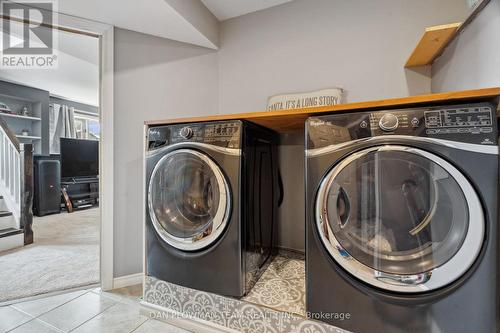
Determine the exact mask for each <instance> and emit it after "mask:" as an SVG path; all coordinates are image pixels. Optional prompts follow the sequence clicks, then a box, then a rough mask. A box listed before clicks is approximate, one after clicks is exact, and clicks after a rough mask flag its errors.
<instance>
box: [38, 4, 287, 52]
mask: <svg viewBox="0 0 500 333" xmlns="http://www.w3.org/2000/svg"><path fill="white" fill-rule="evenodd" d="M290 1H293V0H191V1H187V0H145V1H141V2H137V1H133V0H105V1H103V0H84V1H82V0H64V1H58V2H57V8H56V11H58V12H59V13H62V14H67V15H71V16H76V17H81V18H84V19H88V20H92V21H97V22H101V23H106V24H109V25H113V26H116V27H118V28H122V29H127V30H132V31H137V32H141V33H144V34H148V35H153V36H157V37H163V38H168V39H172V40H177V41H181V42H185V43H189V44H194V45H199V46H204V47H208V48H212V49H217V48H218V44H219V40H218V39H219V21H223V20H227V19H229V18H233V17H237V16H241V15H245V14H248V13H252V12H255V11H259V10H263V9H266V8H270V7H274V6H278V5H281V4H284V3H287V2H290ZM29 6H35V7H36V6H37V4H36V3H30V5H29Z"/></svg>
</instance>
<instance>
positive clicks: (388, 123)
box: [378, 113, 399, 132]
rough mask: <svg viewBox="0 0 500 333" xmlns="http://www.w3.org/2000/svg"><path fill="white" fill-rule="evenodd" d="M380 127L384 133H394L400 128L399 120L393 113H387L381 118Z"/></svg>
mask: <svg viewBox="0 0 500 333" xmlns="http://www.w3.org/2000/svg"><path fill="white" fill-rule="evenodd" d="M378 125H379V127H380V129H381V130H382V131H386V132H389V131H394V130H395V129H396V128H398V126H399V119H398V117H396V116H395V115H393V114H392V113H386V114H384V115H383V116H382V118H380V121H379V122H378Z"/></svg>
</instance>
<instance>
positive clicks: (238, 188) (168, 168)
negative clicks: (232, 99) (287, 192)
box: [145, 120, 280, 297]
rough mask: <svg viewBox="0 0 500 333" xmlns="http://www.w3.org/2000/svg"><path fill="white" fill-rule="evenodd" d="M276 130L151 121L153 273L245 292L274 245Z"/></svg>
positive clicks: (149, 245) (149, 239)
mask: <svg viewBox="0 0 500 333" xmlns="http://www.w3.org/2000/svg"><path fill="white" fill-rule="evenodd" d="M277 140H278V137H277V134H276V133H275V132H273V131H271V130H268V129H265V128H262V127H260V126H257V125H254V124H252V123H248V122H244V121H238V120H235V121H218V122H202V123H185V124H171V125H164V126H153V127H150V128H148V133H147V143H148V146H147V152H146V198H145V205H146V235H145V236H146V240H145V241H146V274H147V275H149V276H152V277H155V278H157V279H160V280H163V281H167V282H170V283H174V284H177V285H181V286H185V287H189V288H193V289H197V290H202V291H207V292H213V293H217V294H222V295H227V296H236V297H239V296H243V295H244V294H245V293H246V292H248V290H249V289H250V288H251V286H252V285H253V284H254V283H255V281H256V279H257V278H258V275H259V274H260V272H261V271H262V270H261V269H260V268H262V266H263V265H264V263H265V262H266V261H267V260H268V259H269V258H270V257H271V255H272V254H273V253H274V249H275V241H276V239H277V235H276V225H275V223H274V222H275V219H276V216H277V215H276V214H277V201H278V199H279V194H280V192H279V183H278V178H277V177H278V159H277V155H276V149H277Z"/></svg>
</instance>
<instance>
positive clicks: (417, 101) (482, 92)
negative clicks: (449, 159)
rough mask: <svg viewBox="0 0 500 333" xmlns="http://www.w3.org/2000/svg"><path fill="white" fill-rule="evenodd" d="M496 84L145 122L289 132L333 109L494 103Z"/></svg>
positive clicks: (353, 110)
mask: <svg viewBox="0 0 500 333" xmlns="http://www.w3.org/2000/svg"><path fill="white" fill-rule="evenodd" d="M499 97H500V87H498V88H486V89H478V90H465V91H458V92H448V93H439V94H430V95H420V96H412V97H405V98H394V99H384V100H378V101H370V102H359V103H350V104H339V105H334V106H325V107H315V108H307V109H298V110H282V111H263V112H249V113H234V114H224V115H213V116H205V117H191V118H176V119H164V120H155V121H146V122H145V124H146V125H147V126H159V125H165V124H180V123H194V122H202V121H217V120H237V119H240V120H247V121H251V122H253V123H256V124H259V125H262V126H265V127H267V128H271V129H273V130H275V131H277V132H279V133H289V132H293V131H297V130H301V129H303V128H304V123H305V121H306V119H307V118H308V117H310V116H319V115H323V114H328V113H335V112H344V113H345V112H355V111H366V110H382V109H396V108H407V107H419V106H431V105H444V104H454V103H466V102H492V103H494V104H495V105H498V102H499Z"/></svg>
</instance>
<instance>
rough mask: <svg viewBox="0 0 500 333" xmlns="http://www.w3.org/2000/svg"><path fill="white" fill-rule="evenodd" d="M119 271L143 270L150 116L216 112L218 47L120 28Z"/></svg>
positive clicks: (116, 80) (117, 106)
mask: <svg viewBox="0 0 500 333" xmlns="http://www.w3.org/2000/svg"><path fill="white" fill-rule="evenodd" d="M114 75H115V78H114V89H115V95H114V100H115V106H114V108H115V119H114V122H115V123H114V128H115V133H114V144H115V149H114V158H115V161H114V165H115V170H114V182H115V189H114V190H115V194H114V195H115V198H114V211H115V212H114V214H115V216H114V275H115V277H118V276H124V275H128V274H134V273H137V272H141V271H142V253H143V252H142V244H143V240H142V206H143V205H144V203H143V201H142V198H141V195H142V187H143V180H142V172H143V166H142V163H143V162H142V157H143V142H144V138H143V125H144V121H145V120H152V119H162V118H174V117H183V116H194V115H206V114H215V113H217V110H218V103H217V94H218V91H217V58H216V54H215V53H213V51H210V50H208V49H204V48H201V47H196V46H192V45H188V44H183V43H179V42H174V41H169V40H166V39H162V38H158V37H153V36H149V35H144V34H140V33H136V32H132V31H128V30H122V29H115V74H114Z"/></svg>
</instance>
